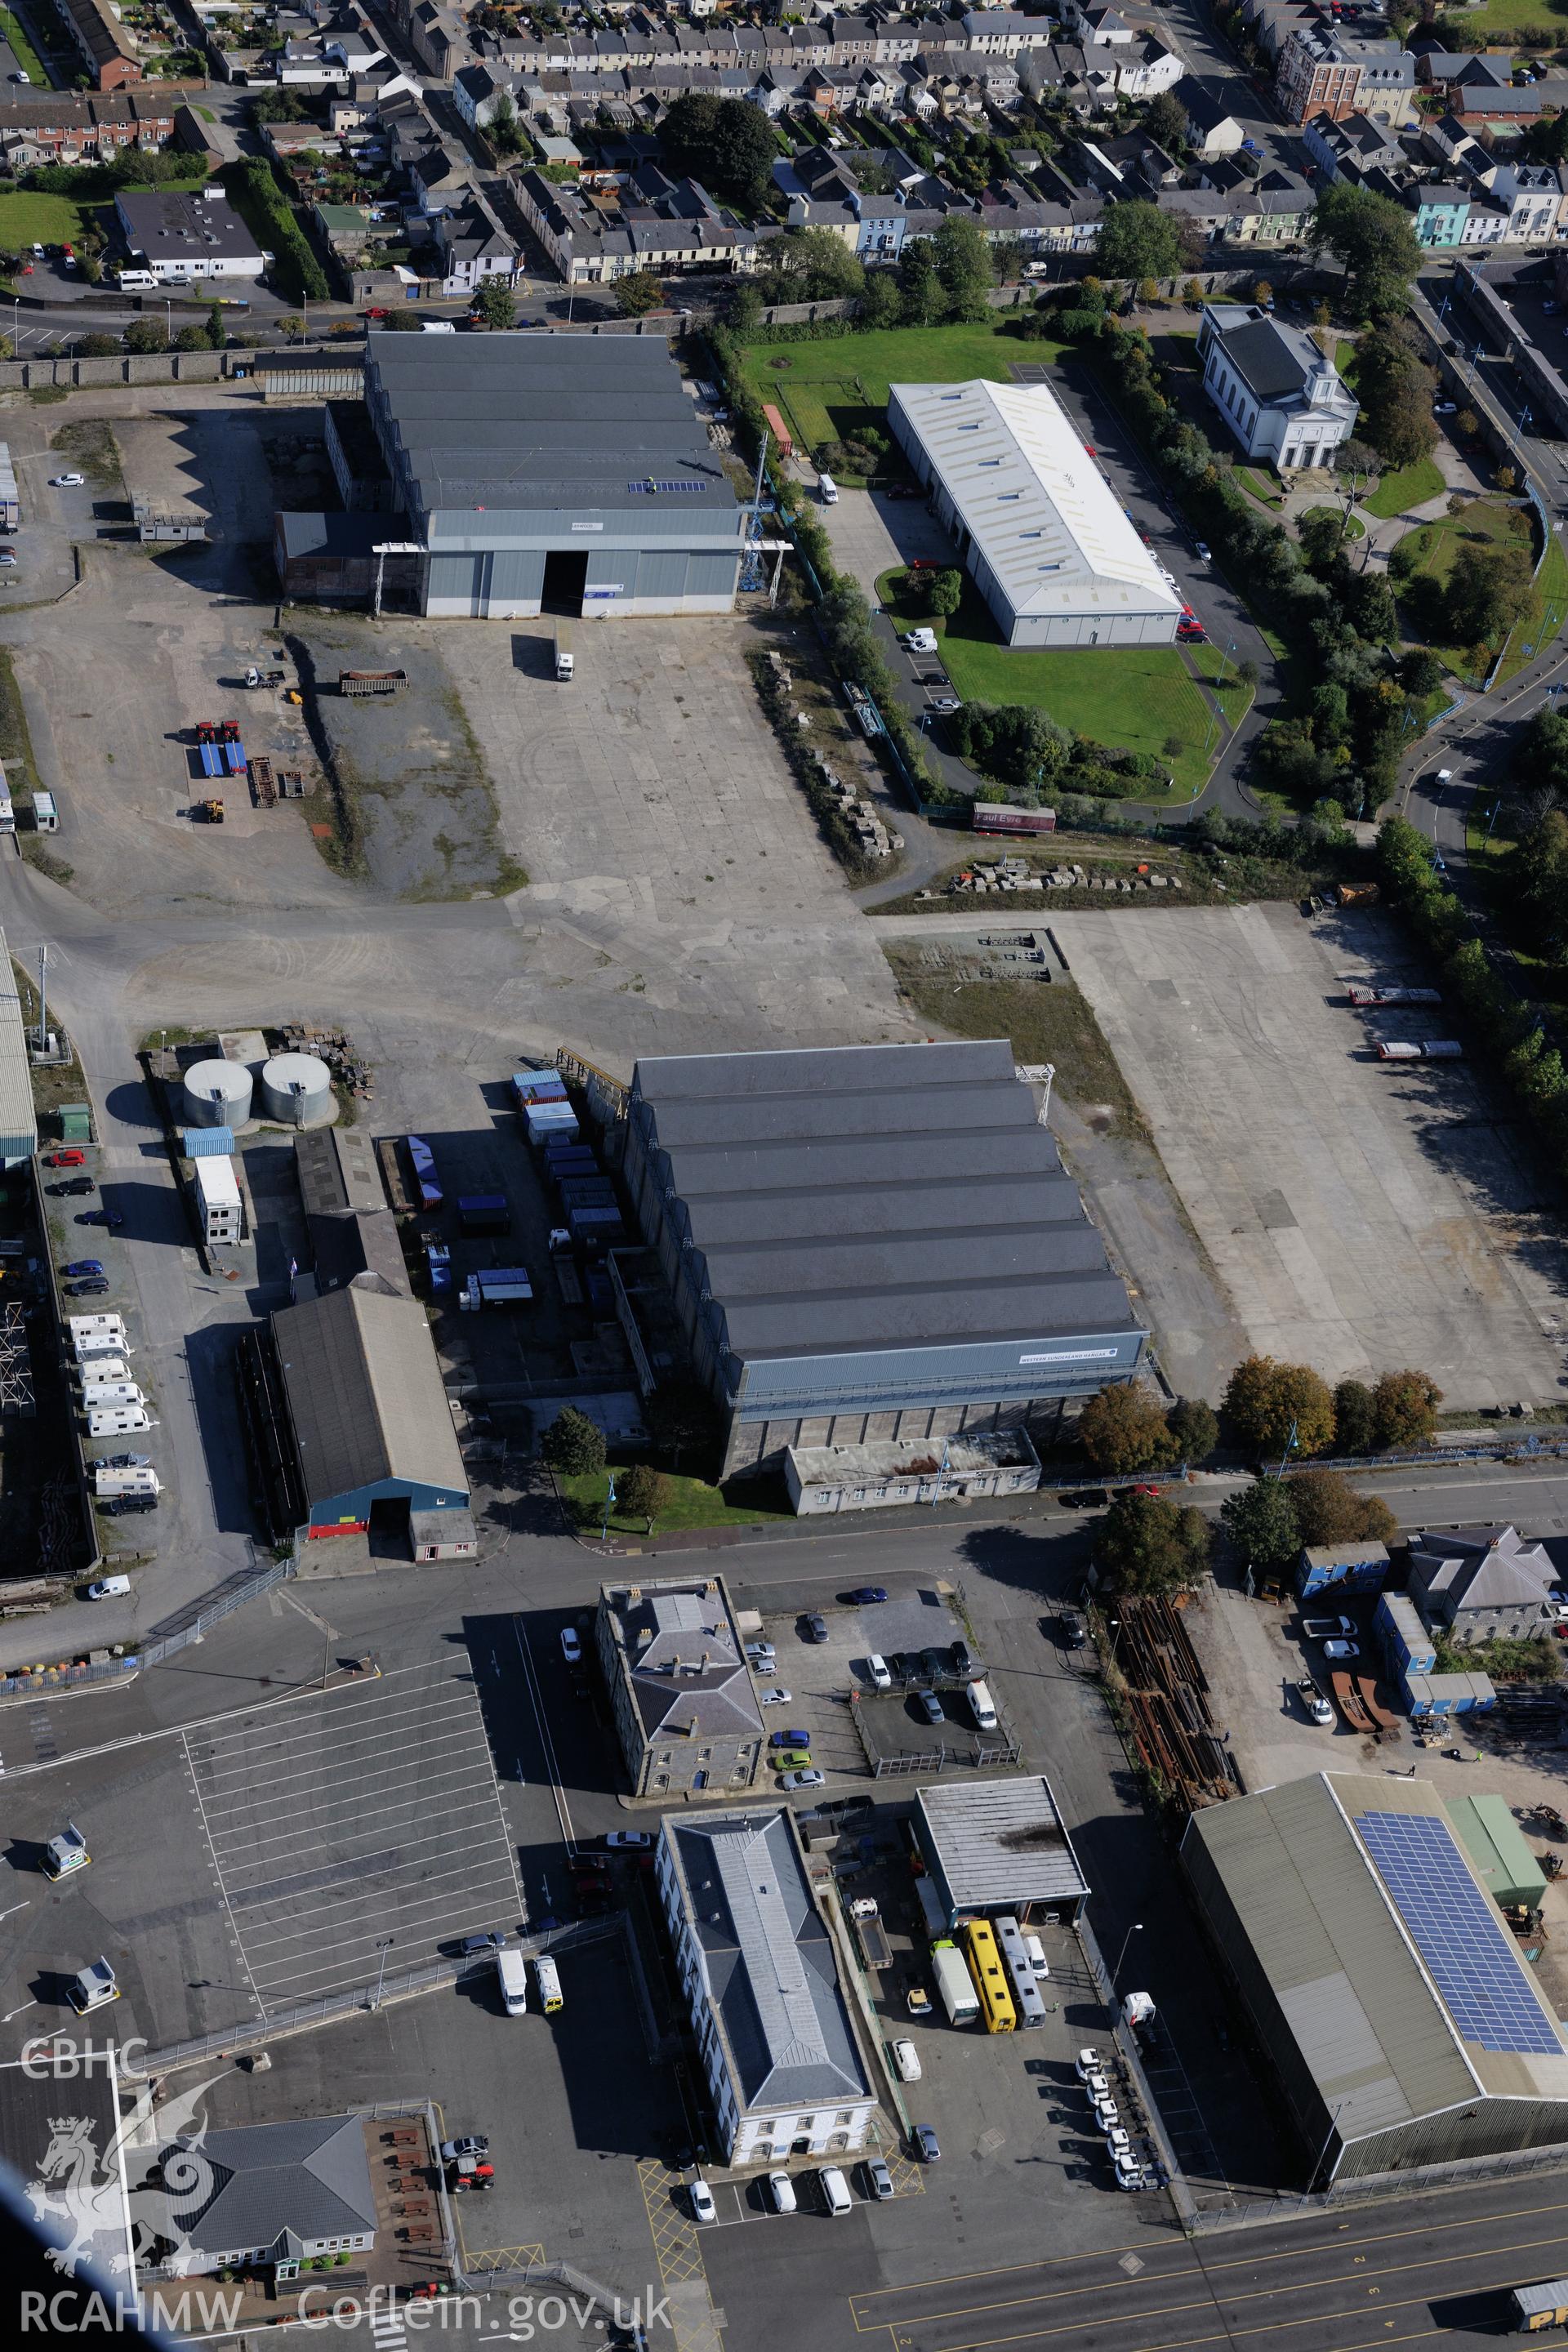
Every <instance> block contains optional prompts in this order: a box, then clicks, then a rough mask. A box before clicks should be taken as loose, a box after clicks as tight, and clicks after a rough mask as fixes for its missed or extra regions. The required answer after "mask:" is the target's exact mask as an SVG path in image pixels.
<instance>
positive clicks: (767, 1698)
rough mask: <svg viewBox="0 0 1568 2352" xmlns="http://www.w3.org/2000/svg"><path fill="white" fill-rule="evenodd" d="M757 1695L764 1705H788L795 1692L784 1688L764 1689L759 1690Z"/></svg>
mask: <svg viewBox="0 0 1568 2352" xmlns="http://www.w3.org/2000/svg"><path fill="white" fill-rule="evenodd" d="M757 1696H758V1697H759V1698H760V1699H761V1701H762V1703H763V1706H789V1705H790V1704H791V1702H792V1701H793V1699H794V1697H795V1693H794V1691H786V1690H765V1691H759V1692H758V1694H757Z"/></svg>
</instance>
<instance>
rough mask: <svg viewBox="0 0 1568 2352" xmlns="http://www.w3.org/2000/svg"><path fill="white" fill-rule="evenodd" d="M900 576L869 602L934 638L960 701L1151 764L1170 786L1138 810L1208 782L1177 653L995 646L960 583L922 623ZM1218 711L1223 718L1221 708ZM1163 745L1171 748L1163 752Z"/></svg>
mask: <svg viewBox="0 0 1568 2352" xmlns="http://www.w3.org/2000/svg"><path fill="white" fill-rule="evenodd" d="M904 576H905V575H904V574H903V572H901V571H895V572H884V573H883V574H882V576H881V578H880V579H879V581H878V583H877V595H878V598H879V601H880V603H881V604H882V606H883V609H884V610H885V611H886V613H887V615H888V618H889V620H890V621H891V622H892V625H893V626H894V628H895V629H897V630H898V631H899V632H900V635H902V634H903V633H904V631H906V630H908V629H912V628H928V629H933V630H934V631H935V632H936V635H937V640H938V643H939V644H940V646H941V648H942V663H943V666H944V667H945V668H946V671H947V674H948V676H949V677H950V678H951V679H952V684H953V688H954V691H955V692H956V693H958V694H960V695H961V696H962V697H963V700H964V701H965V702H994V703H1028V704H1032V705H1034V706H1036V707H1037V709H1041V710H1045V711H1047V712H1048V714H1049V715H1050V717H1051V718H1053V719H1055V720H1056V721H1057V723H1058V726H1061V727H1067V728H1070V729H1071V730H1072V731H1073V732H1074V733H1075V734H1078V735H1084V736H1087V737H1088V738H1089V740H1090V741H1091V742H1095V743H1103V744H1105V745H1106V746H1107V747H1108V748H1110V749H1112V750H1116V751H1142V752H1145V753H1147V754H1148V755H1149V756H1150V757H1151V758H1152V759H1155V760H1158V761H1160V762H1161V763H1162V765H1163V768H1164V770H1165V771H1166V772H1167V773H1168V774H1169V775H1171V776H1172V777H1173V779H1174V781H1173V782H1172V783H1171V784H1170V785H1168V786H1164V787H1162V786H1160V785H1157V784H1153V783H1150V784H1147V785H1143V786H1141V787H1140V788H1139V790H1138V792H1137V793H1136V794H1134V795H1131V797H1134V798H1136V799H1137V800H1138V802H1139V803H1140V804H1141V805H1144V806H1150V807H1155V808H1159V807H1167V806H1171V805H1175V806H1178V807H1179V806H1183V805H1184V804H1185V803H1187V802H1188V801H1192V800H1195V799H1196V798H1197V796H1198V794H1199V793H1201V792H1202V790H1203V788H1204V786H1205V783H1206V782H1208V777H1209V771H1210V769H1211V767H1212V766H1213V754H1214V751H1215V750H1217V748H1218V747H1217V737H1216V730H1215V724H1214V720H1213V719H1212V717H1211V715H1210V713H1209V711H1208V709H1207V708H1206V706H1205V701H1204V698H1203V696H1202V694H1201V693H1200V692H1199V690H1198V688H1197V687H1196V686H1195V685H1194V682H1193V678H1192V676H1191V674H1190V672H1189V671H1188V669H1187V667H1186V663H1185V661H1184V659H1183V655H1182V649H1181V647H1179V646H1081V647H1080V646H1067V647H1064V646H1044V647H1024V646H1005V645H1004V644H1003V643H1002V640H1001V637H1000V636H999V635H998V633H997V629H996V624H995V623H994V620H993V619H992V617H991V614H990V613H989V612H988V611H987V609H986V607H985V605H984V603H983V602H982V601H981V598H980V597H979V596H978V595H977V594H976V593H975V591H974V588H973V583H970V582H969V581H967V580H966V581H965V583H964V591H963V603H962V604H960V606H959V608H958V610H957V612H956V613H954V614H952V617H951V618H950V619H947V620H932V619H931V616H930V615H929V614H923V613H917V612H914V611H912V610H911V609H910V607H909V605H908V604H907V603H905V602H904V601H903V600H902V599H901V597H900V583H901V582H902V581H903V578H904ZM1204 650H1212V648H1205V649H1204ZM1218 666H1219V664H1218V656H1217V654H1216V656H1215V669H1216V670H1217V668H1218ZM1234 674H1235V673H1234V671H1233V672H1232V675H1233V676H1234ZM1237 691H1238V692H1239V691H1240V688H1239V687H1238V688H1237ZM1243 707H1245V706H1243ZM1226 709H1227V715H1228V713H1229V705H1228V704H1227V706H1226ZM1237 716H1239V713H1238V714H1237ZM1232 723H1233V724H1234V723H1235V721H1234V719H1233V720H1232ZM1211 738H1215V739H1216V740H1214V741H1213V742H1211V741H1210V739H1211ZM1167 744H1172V745H1176V746H1179V749H1173V750H1169V751H1168V750H1167V749H1166V746H1167ZM1205 745H1207V746H1208V748H1207V749H1206V750H1205ZM1068 789H1070V786H1069V787H1068Z"/></svg>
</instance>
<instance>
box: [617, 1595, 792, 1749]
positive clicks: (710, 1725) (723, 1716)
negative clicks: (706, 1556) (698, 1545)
mask: <svg viewBox="0 0 1568 2352" xmlns="http://www.w3.org/2000/svg"><path fill="white" fill-rule="evenodd" d="M612 1609H613V1613H614V1617H615V1622H616V1627H617V1629H618V1631H619V1633H620V1635H621V1638H622V1640H623V1642H624V1643H625V1645H626V1666H627V1671H628V1674H629V1676H630V1680H631V1689H632V1696H633V1697H634V1698H635V1700H636V1702H637V1712H638V1714H639V1716H640V1717H641V1718H642V1724H643V1728H644V1730H645V1731H646V1732H647V1734H648V1736H649V1737H650V1738H651V1737H652V1736H653V1734H654V1733H655V1732H657V1731H658V1728H659V1727H660V1726H661V1725H663V1724H668V1725H669V1726H670V1727H671V1729H674V1728H676V1727H677V1725H678V1724H679V1729H680V1730H681V1731H682V1733H683V1734H686V1733H689V1735H690V1736H691V1737H694V1738H703V1737H705V1736H706V1735H707V1734H708V1733H710V1732H719V1733H728V1734H740V1735H742V1737H743V1736H745V1735H747V1734H750V1733H753V1732H754V1733H757V1734H758V1735H760V1734H761V1731H762V1728H763V1723H762V1717H761V1715H760V1714H759V1712H758V1709H757V1702H756V1699H755V1697H754V1696H753V1695H752V1678H751V1675H750V1674H749V1672H748V1671H747V1667H746V1664H745V1660H744V1657H743V1655H742V1643H741V1638H740V1635H739V1633H738V1632H737V1630H736V1627H735V1622H734V1620H733V1618H732V1617H731V1614H730V1612H729V1609H728V1608H727V1606H726V1605H725V1601H724V1595H723V1591H722V1589H721V1586H720V1584H719V1582H718V1580H717V1579H714V1580H712V1581H711V1582H709V1581H707V1580H705V1581H704V1582H703V1583H702V1584H701V1585H700V1586H687V1587H686V1588H684V1589H673V1590H672V1589H671V1588H669V1587H668V1586H659V1585H652V1586H647V1585H645V1586H644V1587H642V1588H641V1590H640V1591H638V1592H637V1595H636V1596H635V1597H634V1596H633V1595H632V1594H631V1593H629V1592H628V1593H626V1594H624V1595H621V1596H619V1597H618V1598H617V1599H616V1601H614V1602H613V1603H612Z"/></svg>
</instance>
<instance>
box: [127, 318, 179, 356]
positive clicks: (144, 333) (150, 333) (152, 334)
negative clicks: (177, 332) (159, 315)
mask: <svg viewBox="0 0 1568 2352" xmlns="http://www.w3.org/2000/svg"><path fill="white" fill-rule="evenodd" d="M125 348H126V350H127V351H128V352H142V353H146V352H166V351H167V350H168V348H169V330H168V328H167V327H166V326H165V325H164V323H163V320H162V319H132V321H131V324H130V325H129V326H128V327H127V328H126V330H125Z"/></svg>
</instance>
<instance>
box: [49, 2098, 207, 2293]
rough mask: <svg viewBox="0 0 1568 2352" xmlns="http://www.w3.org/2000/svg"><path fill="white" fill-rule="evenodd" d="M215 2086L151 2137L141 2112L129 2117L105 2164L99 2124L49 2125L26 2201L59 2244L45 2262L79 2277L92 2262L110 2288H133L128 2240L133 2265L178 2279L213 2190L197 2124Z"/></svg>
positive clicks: (172, 2106) (87, 2119)
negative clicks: (151, 2266)
mask: <svg viewBox="0 0 1568 2352" xmlns="http://www.w3.org/2000/svg"><path fill="white" fill-rule="evenodd" d="M213 2079H214V2078H213V2077H212V2076H210V2075H209V2076H208V2077H207V2078H206V2080H205V2081H204V2082H202V2083H199V2084H196V2086H195V2089H194V2090H191V2091H187V2092H185V2093H184V2094H183V2095H181V2096H180V2097H179V2098H177V2099H170V2100H168V2101H167V2102H166V2103H165V2105H163V2107H161V2108H160V2109H158V2110H157V2112H156V2134H155V2137H151V2138H150V2137H148V2134H147V2128H146V2117H145V2116H144V2115H143V2114H142V2112H140V2111H139V2110H136V2109H133V2110H132V2113H131V2114H130V2115H128V2116H122V2117H121V2120H120V2122H119V2124H118V2126H116V2128H115V2130H114V2132H113V2135H112V2137H111V2138H110V2144H109V2146H108V2147H106V2148H105V2149H104V2151H103V2153H102V2155H101V2157H100V2154H99V2152H98V2148H97V2147H96V2144H95V2143H96V2138H97V2130H98V2123H97V2118H96V2117H94V2116H50V2118H49V2143H48V2146H47V2148H46V2149H45V2150H44V2154H43V2156H42V2158H40V2160H39V2163H38V2168H37V2174H36V2176H35V2178H34V2179H32V2180H31V2181H29V2183H28V2185H27V2197H28V2200H29V2202H30V2203H31V2205H32V2208H33V2211H34V2214H35V2216H36V2217H37V2221H38V2225H39V2227H40V2229H41V2230H42V2231H43V2233H44V2235H45V2236H46V2237H47V2238H50V2239H52V2240H53V2241H54V2242H53V2243H52V2244H51V2245H50V2247H49V2249H48V2259H49V2260H50V2262H51V2263H54V2265H55V2267H56V2269H57V2270H59V2271H63V2272H64V2273H65V2274H66V2275H67V2277H68V2278H74V2277H75V2275H76V2273H77V2272H78V2271H79V2268H80V2267H81V2265H82V2264H83V2263H86V2262H89V2261H90V2262H92V2263H94V2264H95V2265H96V2267H97V2268H98V2270H99V2271H100V2273H103V2275H104V2277H105V2278H106V2279H107V2280H108V2281H109V2282H110V2284H121V2283H123V2284H128V2285H129V2284H134V2280H133V2279H130V2280H128V2279H127V2277H126V2271H127V2252H128V2248H127V2231H129V2255H130V2261H131V2263H132V2265H135V2264H139V2263H148V2262H153V2261H156V2262H158V2263H160V2264H163V2265H166V2266H167V2267H168V2268H169V2269H170V2270H173V2271H174V2272H176V2273H177V2272H179V2271H181V2270H182V2269H184V2267H185V2260H186V2259H188V2257H189V2256H190V2253H191V2251H192V2249H191V2241H190V2230H191V2226H192V2225H193V2224H194V2223H195V2221H196V2219H197V2217H198V2216H199V2215H200V2214H201V2213H202V2212H203V2211H204V2210H205V2207H206V2205H207V2203H208V2202H209V2200H210V2199H211V2197H212V2193H213V2189H214V2187H215V2185H216V2176H215V2173H214V2168H213V2166H212V2164H211V2162H210V2160H209V2159H208V2158H207V2157H206V2155H205V2152H204V2147H203V2143H204V2142H205V2138H206V2133H207V2126H206V2118H205V2116H199V2118H198V2110H199V2109H200V2107H201V2104H202V2100H203V2097H204V2095H205V2092H206V2088H207V2084H208V2083H209V2082H211V2081H212V2080H213ZM121 2168H123V2172H124V2179H125V2183H126V2186H125V2189H124V2191H123V2193H122V2192H121ZM182 2258H185V2259H182Z"/></svg>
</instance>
